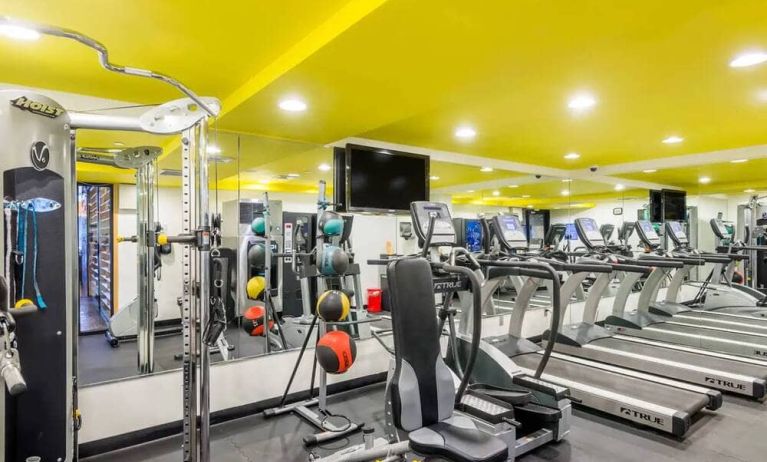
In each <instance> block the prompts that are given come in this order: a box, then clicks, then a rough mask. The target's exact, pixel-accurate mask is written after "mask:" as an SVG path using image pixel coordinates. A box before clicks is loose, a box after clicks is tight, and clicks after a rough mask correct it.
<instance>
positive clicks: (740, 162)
mask: <svg viewBox="0 0 767 462" xmlns="http://www.w3.org/2000/svg"><path fill="white" fill-rule="evenodd" d="M744 162H748V159H733V160H731V161H730V163H731V164H742V163H744Z"/></svg>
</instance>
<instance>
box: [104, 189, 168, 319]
mask: <svg viewBox="0 0 767 462" xmlns="http://www.w3.org/2000/svg"><path fill="white" fill-rule="evenodd" d="M116 189H117V194H118V196H117V201H118V202H117V203H118V209H117V217H116V219H115V221H116V229H117V233H118V235H120V236H134V235H135V234H136V187H135V186H133V185H118V187H117V188H116ZM157 201H158V205H159V210H160V216H159V217H155V219H156V220H157V221H159V222H160V223H162V225H163V226H164V227H165V231H166V232H167V233H168V234H171V235H173V234H179V233H180V232H181V207H180V204H181V190H180V189H178V188H160V193H159V194H158V196H157ZM116 255H117V265H116V266H117V268H118V272H117V281H116V287H117V290H116V292H117V306H116V309H121V308H124V307H126V306H127V305H128V304H130V303H131V302H132V301H133V299H135V298H136V294H137V269H136V268H137V264H138V262H137V256H136V244H135V243H133V242H123V243H120V244H117V251H116ZM160 274H161V277H160V280H159V281H157V282H156V283H155V297H156V298H157V306H158V315H157V320H158V321H161V320H167V319H178V318H180V317H181V315H180V312H179V308H178V304H177V303H176V299H177V298H178V297H180V296H181V275H182V273H181V252H180V251H179V249H178V248H174V249H173V253H171V254H170V255H164V256H163V257H162V269H161V270H160Z"/></svg>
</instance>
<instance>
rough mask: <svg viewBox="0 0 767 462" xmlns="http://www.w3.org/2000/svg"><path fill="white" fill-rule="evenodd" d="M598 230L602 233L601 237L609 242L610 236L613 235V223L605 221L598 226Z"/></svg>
mask: <svg viewBox="0 0 767 462" xmlns="http://www.w3.org/2000/svg"><path fill="white" fill-rule="evenodd" d="M599 232H600V233H601V234H602V239H604V240H605V242H610V238H611V237H613V232H615V225H611V224H609V223H605V224H604V225H602V226H600V227H599Z"/></svg>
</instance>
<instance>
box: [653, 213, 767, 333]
mask: <svg viewBox="0 0 767 462" xmlns="http://www.w3.org/2000/svg"><path fill="white" fill-rule="evenodd" d="M666 234H667V235H668V236H669V238H670V239H671V241H672V242H673V243H674V254H678V255H691V256H699V257H700V258H703V259H704V260H706V262H707V263H714V264H715V268H714V270H713V272H712V276H710V277H709V280H708V281H703V282H698V284H699V285H700V288H699V290H698V292H699V296H696V297H695V299H693V300H692V301H690V302H688V303H685V304H686V305H693V306H695V307H697V308H699V309H701V310H704V311H715V312H717V313H728V314H733V315H738V316H743V317H746V318H760V321H759V322H760V323H762V324H763V325H765V326H767V319H763V318H767V306H764V300H763V297H764V296H763V295H762V294H761V292H759V291H756V290H755V289H751V288H750V287H748V286H744V285H741V284H731V283H728V284H727V285H723V284H718V283H714V282H712V281H711V280H710V279H711V278H712V277H713V275H715V274H719V275H720V277H721V274H723V270H722V268H731V267H732V268H734V262H735V261H738V260H742V259H743V257H747V256H746V255H742V254H738V253H705V252H700V251H699V250H697V249H693V248H691V247H690V240H689V239H688V238H687V234H686V233H685V232H684V228H683V226H682V224H681V223H680V222H678V221H667V222H666ZM728 282H729V280H728ZM757 295H760V296H761V297H762V298H757ZM677 296H678V294H677ZM666 298H667V299H668V298H669V297H668V295H667V297H666Z"/></svg>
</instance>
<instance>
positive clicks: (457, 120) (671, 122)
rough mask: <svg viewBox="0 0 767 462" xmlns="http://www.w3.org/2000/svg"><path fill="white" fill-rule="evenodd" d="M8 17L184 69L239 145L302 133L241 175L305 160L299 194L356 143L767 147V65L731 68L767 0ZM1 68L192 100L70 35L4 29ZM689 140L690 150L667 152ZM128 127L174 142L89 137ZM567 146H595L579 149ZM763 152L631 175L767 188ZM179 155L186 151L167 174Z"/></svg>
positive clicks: (28, 0)
mask: <svg viewBox="0 0 767 462" xmlns="http://www.w3.org/2000/svg"><path fill="white" fill-rule="evenodd" d="M0 14H7V15H9V16H13V17H17V18H21V19H27V20H34V21H41V22H47V23H51V24H55V25H59V26H62V27H67V28H71V29H75V30H78V31H81V32H84V33H86V34H89V35H91V36H93V37H95V38H97V39H98V40H100V41H101V42H103V43H105V44H106V45H107V47H108V48H109V50H110V53H111V57H112V59H113V60H114V61H115V62H117V63H120V64H128V65H131V66H136V67H146V68H150V69H154V70H157V71H160V72H164V73H168V74H170V75H173V76H174V77H177V78H179V79H180V80H181V81H183V82H185V83H186V84H188V85H189V86H190V87H191V88H193V89H194V90H195V91H197V92H198V93H200V94H206V95H212V96H216V97H218V98H220V99H221V100H222V101H224V105H225V108H224V111H225V113H224V114H223V116H222V117H221V118H220V119H219V121H218V122H217V126H218V128H219V129H220V130H221V133H219V136H222V139H221V144H222V145H226V144H227V140H226V139H223V138H225V137H224V136H223V135H224V132H233V131H234V132H242V133H249V134H257V135H260V137H261V139H264V140H272V141H271V142H273V143H277V141H274V140H280V143H286V144H291V143H295V144H296V146H291V147H284V146H283V147H280V148H279V149H273V148H272V147H268V146H267V147H264V146H263V145H264V144H267V145H268V144H269V142H260V141H259V142H255V141H254V142H253V146H252V147H246V146H245V145H246V144H247V143H246V142H244V141H243V142H242V149H241V154H242V155H241V158H240V163H239V167H240V170H248V171H249V173H248V174H247V175H249V176H252V177H254V178H253V180H249V181H254V182H256V184H260V183H258V181H259V179H260V176H270V175H271V176H272V177H273V176H275V175H280V174H285V173H289V172H292V171H293V170H296V169H300V170H301V172H296V173H300V174H301V177H299V179H296V180H290V181H285V182H283V183H284V184H282V183H278V182H275V181H273V182H272V183H273V185H274V187H275V188H285V189H286V190H289V189H291V188H292V189H294V190H296V191H300V190H303V189H305V188H307V187H309V185H311V184H314V183H316V180H317V179H319V178H320V177H321V175H320V173H319V172H318V171H317V170H316V165H317V164H319V163H321V162H324V160H323V159H328V158H329V150H325V149H323V148H320V146H322V145H325V144H326V143H329V142H332V141H335V140H339V139H343V138H346V137H366V138H371V139H378V140H383V141H389V142H394V143H400V144H405V145H413V146H420V147H424V148H427V149H441V150H447V151H455V152H458V153H466V154H473V155H477V156H484V157H492V158H498V159H505V160H512V161H516V162H526V163H531V164H535V165H540V166H549V167H559V168H584V167H587V166H590V165H593V164H599V165H607V164H615V163H622V162H628V161H635V160H642V159H655V158H658V159H659V158H664V157H670V156H677V155H681V154H688V153H697V152H706V151H712V150H720V149H729V148H736V147H743V146H751V145H756V144H764V143H767V132H765V130H764V127H765V126H767V65H763V66H760V67H754V68H747V69H732V68H730V67H728V65H727V63H728V61H729V60H730V59H731V58H732V57H733V56H734V55H735V54H737V53H739V52H741V51H743V50H746V49H753V48H762V49H765V48H767V29H765V27H764V24H765V23H767V8H764V2H763V1H762V0H760V1H756V0H739V1H736V2H722V1H714V0H696V1H693V0H679V1H676V2H669V1H660V0H647V1H644V2H618V3H611V4H609V5H606V4H605V2H603V1H599V0H573V1H570V2H539V1H533V0H521V1H517V2H503V1H488V2H479V3H476V2H475V4H471V6H470V7H469V6H467V3H466V2H461V1H458V0H420V1H418V2H413V1H411V0H388V1H387V0H323V1H301V0H284V1H281V2H249V1H230V2H213V1H212V0H200V1H195V2H188V1H185V2H182V1H180V0H165V1H160V2H158V1H149V0H134V1H130V2H121V3H120V7H119V8H116V7H115V5H114V4H113V3H112V2H104V1H97V0H73V1H68V2H50V1H42V0H5V1H4V2H3V5H2V11H0ZM0 76H2V77H0V79H1V80H2V81H4V82H8V83H13V84H20V85H26V86H33V87H40V88H48V89H55V90H60V91H66V92H72V93H79V94H87V95H93V96H101V97H108V98H111V99H117V100H125V101H133V102H137V103H157V102H162V101H165V100H167V99H170V98H176V97H178V96H179V95H178V93H177V92H175V91H174V90H173V89H171V88H169V87H167V86H164V85H162V84H160V83H157V82H152V81H147V80H145V79H140V78H133V77H126V76H119V75H115V74H111V73H109V72H106V71H104V70H103V69H101V68H100V66H99V65H98V62H97V59H96V56H95V54H94V53H93V52H92V51H91V50H89V49H87V48H84V47H82V46H80V45H78V44H76V43H73V42H69V41H66V40H61V39H55V38H43V39H42V40H40V41H39V42H26V43H24V42H9V41H5V40H0ZM582 91H588V92H591V93H593V95H594V96H595V97H596V99H597V101H598V103H597V105H596V107H595V108H594V109H593V110H591V111H589V112H587V113H583V114H574V113H572V112H571V111H569V110H568V109H567V107H566V105H567V101H568V98H570V97H571V96H572V95H574V94H576V93H577V92H582ZM289 95H298V96H300V97H302V98H303V99H304V100H306V102H307V103H308V105H309V109H308V111H306V112H305V113H298V114H296V113H285V112H283V111H281V110H279V109H278V108H277V105H276V104H277V102H278V101H279V100H280V99H281V98H283V97H285V96H289ZM759 95H761V96H759ZM461 124H469V125H471V126H473V127H475V128H476V130H477V132H478V135H477V137H476V139H474V140H473V141H468V142H461V141H459V140H457V139H456V138H455V137H454V136H453V131H454V130H455V128H456V127H457V126H458V125H461ZM672 134H674V135H679V136H683V137H684V138H685V140H684V142H683V143H681V144H676V145H666V144H663V143H661V140H662V139H663V138H664V137H666V136H669V135H672ZM231 136H232V137H233V136H234V135H231ZM119 138H123V139H126V140H128V141H127V142H129V143H134V142H135V143H136V144H154V143H158V144H162V145H163V146H171V144H169V143H168V141H167V140H163V139H149V140H147V139H145V138H132V137H131V135H125V134H98V135H93V134H84V135H81V137H80V140H81V142H82V143H83V144H87V145H89V146H95V145H97V144H102V145H105V146H109V145H110V144H111V143H112V142H113V141H114V140H116V139H119ZM248 138H254V139H255V137H248ZM233 139H235V138H233ZM285 140H292V141H285ZM150 142H151V143H150ZM570 151H577V152H579V153H580V154H581V155H582V157H581V158H580V159H578V160H574V161H565V160H563V159H562V156H563V154H565V153H567V152H570ZM226 152H232V148H231V146H228V147H226V148H225V154H224V155H228V154H226ZM758 162H761V161H752V162H751V163H747V164H738V165H723V166H711V167H706V168H704V169H709V168H710V169H712V170H711V172H712V173H710V176H711V177H712V180H713V181H712V184H711V185H709V186H707V187H701V188H699V187H698V185H697V184H696V183H695V182H694V181H692V182H691V181H689V178H691V177H696V176H697V175H699V174H700V173H699V172H700V171H702V170H700V169H677V171H676V172H670V171H665V172H664V171H661V172H659V173H658V174H657V176H656V175H647V174H641V173H639V174H630V175H625V177H626V178H635V179H640V180H648V181H655V182H659V183H663V184H672V185H679V186H682V187H686V188H695V189H694V190H692V189H691V192H695V191H698V190H700V191H701V192H720V191H721V192H725V191H736V190H742V189H745V188H748V187H754V188H758V187H760V186H759V184H761V185H762V186H763V187H767V182H761V183H759V182H760V180H759V179H758V175H756V173H752V172H755V171H757V168H756V166H757V163H758ZM177 163H178V161H177V156H174V155H172V153H171V155H169V156H168V158H166V159H164V160H163V163H162V165H163V167H165V168H174V165H177ZM236 165H237V164H236V163H230V164H221V165H219V167H220V169H219V170H220V173H221V176H219V178H220V180H221V182H222V183H220V184H230V185H231V182H232V181H233V179H232V178H233V176H236ZM759 165H761V164H759ZM719 167H722V168H721V169H720V168H719ZM83 172H85V171H84V170H83ZM83 174H85V173H83ZM88 174H89V175H101V178H102V179H112V180H115V181H117V180H118V179H119V180H122V179H124V178H123V177H122V176H114V177H110V176H109V173H108V172H92V171H90V172H89V173H88ZM432 174H433V175H437V176H440V180H439V181H438V182H433V183H432V188H439V187H444V186H456V185H461V184H470V183H475V182H478V181H485V180H497V179H503V178H513V176H514V175H515V173H513V172H498V171H497V172H493V173H492V174H489V175H488V174H481V173H480V172H478V169H476V168H474V167H463V166H458V165H457V164H453V165H450V164H446V165H440V164H438V163H434V164H433V170H432ZM664 175H668V176H664ZM240 179H242V178H240ZM741 183H742V185H741ZM746 183H748V184H746ZM757 183H759V184H757ZM717 185H719V186H717ZM724 185H729V186H727V187H724ZM251 186H254V184H251ZM270 187H271V186H270ZM609 187H610V186H608V188H609ZM555 192H556V191H555ZM542 194H544V193H542ZM584 194H591V193H584Z"/></svg>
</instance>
